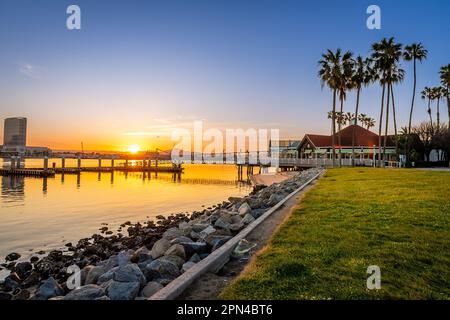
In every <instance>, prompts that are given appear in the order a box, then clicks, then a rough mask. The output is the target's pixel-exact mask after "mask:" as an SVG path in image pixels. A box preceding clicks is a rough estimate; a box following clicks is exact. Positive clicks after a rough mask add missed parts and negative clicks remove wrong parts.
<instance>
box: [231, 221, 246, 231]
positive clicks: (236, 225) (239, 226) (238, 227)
mask: <svg viewBox="0 0 450 320" xmlns="http://www.w3.org/2000/svg"><path fill="white" fill-rule="evenodd" d="M244 227H245V225H244V223H243V222H238V223H233V224H232V225H230V228H229V229H230V230H231V231H233V232H235V233H236V232H239V231H241V230H242V229H244Z"/></svg>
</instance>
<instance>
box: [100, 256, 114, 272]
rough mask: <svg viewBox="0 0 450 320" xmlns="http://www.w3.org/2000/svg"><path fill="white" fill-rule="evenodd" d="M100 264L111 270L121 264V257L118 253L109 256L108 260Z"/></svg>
mask: <svg viewBox="0 0 450 320" xmlns="http://www.w3.org/2000/svg"><path fill="white" fill-rule="evenodd" d="M99 265H101V266H103V268H104V269H105V272H106V271H109V270H111V269H112V268H115V267H117V266H118V265H119V257H118V256H117V255H113V256H111V257H109V258H108V260H105V261H102V262H101V263H99Z"/></svg>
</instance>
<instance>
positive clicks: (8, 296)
mask: <svg viewBox="0 0 450 320" xmlns="http://www.w3.org/2000/svg"><path fill="white" fill-rule="evenodd" d="M11 298H12V294H10V293H6V292H1V291H0V301H5V300H11Z"/></svg>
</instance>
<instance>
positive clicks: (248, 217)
mask: <svg viewBox="0 0 450 320" xmlns="http://www.w3.org/2000/svg"><path fill="white" fill-rule="evenodd" d="M253 221H255V218H253V216H252V215H251V214H248V213H247V214H246V215H245V217H244V218H243V219H242V223H243V224H250V223H252V222H253Z"/></svg>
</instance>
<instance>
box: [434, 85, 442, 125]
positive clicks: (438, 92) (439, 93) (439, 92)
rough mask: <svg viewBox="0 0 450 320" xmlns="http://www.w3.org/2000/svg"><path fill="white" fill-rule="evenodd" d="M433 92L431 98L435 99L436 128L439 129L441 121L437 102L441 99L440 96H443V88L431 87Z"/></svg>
mask: <svg viewBox="0 0 450 320" xmlns="http://www.w3.org/2000/svg"><path fill="white" fill-rule="evenodd" d="M432 92H433V100H436V101H437V106H436V126H437V128H436V130H437V131H439V129H440V127H441V121H440V112H439V103H440V101H441V99H442V97H443V96H444V89H443V88H442V87H434V88H433V89H432Z"/></svg>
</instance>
